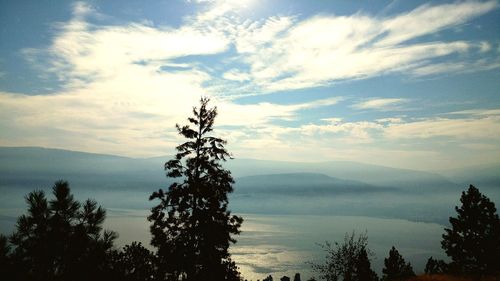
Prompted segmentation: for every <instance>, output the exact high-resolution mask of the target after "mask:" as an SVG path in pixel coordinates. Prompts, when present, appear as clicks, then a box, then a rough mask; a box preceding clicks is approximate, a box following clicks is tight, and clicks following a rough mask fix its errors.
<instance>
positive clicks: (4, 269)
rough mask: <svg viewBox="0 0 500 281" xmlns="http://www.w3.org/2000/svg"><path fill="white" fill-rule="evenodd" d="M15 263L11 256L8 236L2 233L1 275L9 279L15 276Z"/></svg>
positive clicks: (0, 239)
mask: <svg viewBox="0 0 500 281" xmlns="http://www.w3.org/2000/svg"><path fill="white" fill-rule="evenodd" d="M13 266H14V264H13V263H12V260H11V258H10V245H9V243H8V240H7V237H6V236H4V235H2V234H0V276H3V278H5V279H7V280H11V279H13V278H14V268H13Z"/></svg>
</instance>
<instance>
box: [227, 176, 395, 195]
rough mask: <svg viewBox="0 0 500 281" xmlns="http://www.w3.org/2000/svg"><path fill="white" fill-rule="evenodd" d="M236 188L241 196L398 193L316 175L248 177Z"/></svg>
mask: <svg viewBox="0 0 500 281" xmlns="http://www.w3.org/2000/svg"><path fill="white" fill-rule="evenodd" d="M235 186H236V189H237V192H238V193H239V194H249V193H255V192H258V193H268V194H280V195H290V196H296V195H315V196H322V195H333V194H344V193H371V192H380V191H392V192H396V191H397V189H395V188H383V187H378V186H373V185H369V184H366V183H363V182H358V181H352V180H343V179H339V178H333V177H329V176H326V175H323V174H315V173H288V174H272V175H257V176H247V177H241V178H238V181H237V182H236V185H235Z"/></svg>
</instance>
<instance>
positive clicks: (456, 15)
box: [0, 0, 500, 170]
mask: <svg viewBox="0 0 500 281" xmlns="http://www.w3.org/2000/svg"><path fill="white" fill-rule="evenodd" d="M499 33H500V9H499V3H498V2H497V1H458V2H453V1H443V2H441V1H432V2H421V1H386V2H383V1H376V2H375V1H285V0H277V1H264V0H244V1H236V0H213V1H210V0H205V1H196V0H191V1H186V0H170V1H147V2H142V1H88V2H70V1H2V2H1V4H0V131H1V134H0V145H3V146H44V147H54V148H63V149H72V150H81V151H88V152H98V153H110V154H118V155H126V156H133V157H149V156H157V155H165V154H172V153H174V150H173V149H174V147H175V146H176V145H177V144H178V143H179V142H180V141H182V140H181V139H180V138H179V136H178V135H177V134H176V132H175V129H174V125H175V123H184V120H185V119H186V118H187V117H188V115H189V114H190V111H191V107H192V106H193V105H196V103H197V100H199V98H200V97H201V96H209V97H211V99H212V101H213V104H214V105H217V107H218V109H219V113H220V114H219V117H218V120H217V121H216V125H217V130H216V133H218V134H219V135H222V136H223V137H225V138H226V139H227V140H228V141H229V144H228V148H229V149H230V151H231V152H232V153H233V154H234V156H235V157H237V158H258V159H272V160H287V161H307V162H311V161H329V160H349V161H359V162H365V163H374V164H381V165H386V166H393V167H406V168H413V169H424V170H426V169H446V168H454V167H462V166H469V165H479V164H487V163H492V162H497V161H498V159H500V142H499V141H498V140H499V139H500V95H499V92H498V89H499V86H500V82H499V81H500V79H499V78H500V75H499V74H500V73H499V68H500V56H499V55H500V40H499V37H500V36H499V35H500V34H499Z"/></svg>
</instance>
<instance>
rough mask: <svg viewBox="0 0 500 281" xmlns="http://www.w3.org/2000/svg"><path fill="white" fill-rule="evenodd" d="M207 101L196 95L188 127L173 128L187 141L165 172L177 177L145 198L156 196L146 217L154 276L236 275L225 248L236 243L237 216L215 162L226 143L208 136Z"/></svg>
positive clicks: (224, 155) (227, 180)
mask: <svg viewBox="0 0 500 281" xmlns="http://www.w3.org/2000/svg"><path fill="white" fill-rule="evenodd" d="M208 102H209V99H207V98H202V99H201V100H200V107H199V108H196V107H195V108H193V116H192V117H190V118H188V121H189V123H191V124H190V125H185V126H182V127H181V126H179V125H177V126H176V127H177V130H178V132H179V134H180V135H182V136H183V137H185V138H186V139H187V141H186V142H185V143H183V144H181V145H179V146H177V148H176V149H177V154H176V155H175V158H174V159H172V160H170V161H168V162H167V163H165V170H166V171H167V176H168V177H171V178H177V179H178V181H177V182H174V183H172V184H171V185H170V187H169V189H168V191H166V192H164V191H163V190H162V189H160V190H159V191H158V192H154V193H153V194H152V195H151V197H150V200H154V199H158V200H160V203H159V204H158V205H157V206H155V207H153V208H152V210H151V215H150V216H149V218H148V219H149V220H150V221H151V222H152V225H151V234H152V241H151V244H152V245H153V246H155V247H157V248H158V252H157V254H158V257H159V260H160V265H159V269H160V272H161V274H160V276H159V277H158V278H160V279H167V280H176V281H177V280H189V281H195V280H221V281H222V280H239V279H240V277H239V273H238V271H237V267H236V266H235V264H234V262H232V261H231V259H230V254H229V252H228V248H229V245H230V244H231V243H235V242H236V240H235V239H234V238H233V237H232V235H236V234H239V233H240V230H239V228H240V226H241V223H242V222H243V219H242V218H241V217H238V216H235V215H231V212H230V211H229V210H228V194H229V193H230V192H232V191H233V187H232V184H233V183H234V181H233V178H232V177H231V173H230V171H228V170H225V169H224V168H223V167H222V166H221V161H226V159H228V158H230V155H229V153H228V152H227V151H226V149H225V148H224V145H225V144H226V141H224V140H222V139H220V138H217V137H214V136H212V135H211V132H212V130H213V124H214V121H215V117H216V116H217V109H216V108H209V107H208ZM191 126H192V127H191Z"/></svg>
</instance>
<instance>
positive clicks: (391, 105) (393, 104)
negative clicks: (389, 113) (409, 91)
mask: <svg viewBox="0 0 500 281" xmlns="http://www.w3.org/2000/svg"><path fill="white" fill-rule="evenodd" d="M407 101H408V100H406V99H401V98H392V99H391V98H377V99H370V100H366V101H362V102H358V103H355V104H353V105H352V107H353V108H355V109H374V110H384V111H385V110H396V109H399V107H398V106H399V105H401V104H402V103H405V102H407Z"/></svg>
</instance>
